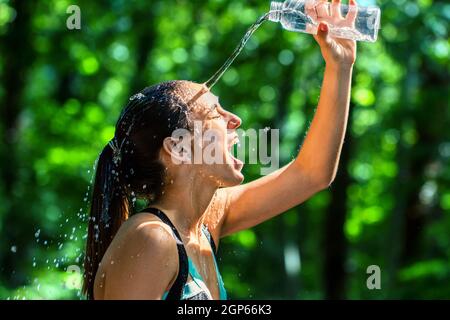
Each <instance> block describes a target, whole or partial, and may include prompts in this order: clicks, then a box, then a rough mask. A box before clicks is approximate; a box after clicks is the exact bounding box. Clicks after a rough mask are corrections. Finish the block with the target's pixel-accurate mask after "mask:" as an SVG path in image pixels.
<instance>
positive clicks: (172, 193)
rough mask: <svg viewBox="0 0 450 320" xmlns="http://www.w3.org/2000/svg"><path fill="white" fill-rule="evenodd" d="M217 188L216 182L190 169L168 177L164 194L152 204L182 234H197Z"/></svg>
mask: <svg viewBox="0 0 450 320" xmlns="http://www.w3.org/2000/svg"><path fill="white" fill-rule="evenodd" d="M217 188H218V187H217V183H215V182H214V181H212V180H211V179H208V178H207V177H203V176H202V175H201V174H199V173H197V172H195V170H191V172H190V173H188V172H185V173H183V174H180V175H178V176H177V177H174V179H171V178H169V179H168V181H167V182H166V185H165V188H164V194H163V195H162V197H161V199H160V200H159V201H158V202H157V203H155V205H153V206H154V207H156V208H158V209H160V210H161V211H163V212H164V213H165V214H166V215H167V216H168V217H169V219H170V220H171V221H172V223H173V224H174V225H175V227H176V228H177V230H178V231H179V232H180V233H182V234H183V235H185V236H189V235H190V234H199V231H200V230H201V229H200V227H201V224H202V222H203V214H204V213H205V211H206V209H207V208H208V206H209V204H210V202H211V199H212V198H213V196H214V193H215V192H216V190H217Z"/></svg>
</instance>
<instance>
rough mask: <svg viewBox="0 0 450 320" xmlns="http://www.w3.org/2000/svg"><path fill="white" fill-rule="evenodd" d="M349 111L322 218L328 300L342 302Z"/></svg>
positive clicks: (349, 180)
mask: <svg viewBox="0 0 450 320" xmlns="http://www.w3.org/2000/svg"><path fill="white" fill-rule="evenodd" d="M352 110H353V106H352V105H351V106H350V112H349V119H348V129H347V138H346V139H345V143H344V145H343V147H342V152H341V157H340V162H339V170H338V172H337V175H336V178H335V180H334V182H333V184H332V186H331V191H332V192H331V201H330V204H329V207H328V210H327V214H326V218H325V228H324V237H325V247H324V254H325V258H324V279H325V298H326V299H327V300H337V299H345V296H346V294H345V291H346V285H345V282H346V271H345V261H346V257H347V239H346V236H345V232H344V225H345V219H346V217H347V188H348V186H349V185H350V183H351V179H350V176H349V174H348V170H347V168H348V163H349V160H350V150H351V140H352V139H351V133H350V132H349V131H350V128H351V123H352Z"/></svg>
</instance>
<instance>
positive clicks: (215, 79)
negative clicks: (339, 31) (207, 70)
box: [204, 9, 317, 90]
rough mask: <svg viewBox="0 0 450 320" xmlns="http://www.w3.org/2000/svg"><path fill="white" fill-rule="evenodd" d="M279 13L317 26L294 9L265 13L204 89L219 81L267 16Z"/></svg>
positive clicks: (249, 29) (251, 27)
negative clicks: (292, 14)
mask: <svg viewBox="0 0 450 320" xmlns="http://www.w3.org/2000/svg"><path fill="white" fill-rule="evenodd" d="M280 12H282V13H291V12H292V13H294V12H295V14H297V15H302V16H303V18H304V19H305V20H306V21H307V22H308V23H310V24H312V25H317V23H315V22H314V21H313V20H311V18H310V17H308V16H307V15H304V14H303V13H301V12H299V11H296V10H294V9H283V10H271V11H269V12H267V13H266V14H264V15H262V16H261V17H260V18H259V19H258V20H256V22H255V23H254V24H252V25H251V26H250V28H248V30H247V32H246V33H245V35H244V37H243V38H242V39H241V41H240V42H239V44H238V46H237V47H236V49H234V51H233V53H232V54H231V55H230V57H229V58H228V59H227V60H226V61H225V63H224V64H223V65H222V66H221V67H220V68H219V70H217V71H216V73H214V75H213V76H212V77H211V78H209V79H208V81H206V82H205V83H204V86H206V88H208V89H209V90H210V89H211V88H212V87H213V86H214V85H215V84H216V83H217V82H218V81H219V79H220V78H221V77H222V76H223V74H224V73H225V71H227V69H228V68H229V67H230V65H231V64H232V63H233V62H234V60H235V59H236V58H237V56H238V55H239V54H240V53H241V52H242V50H243V49H244V47H245V45H246V44H247V42H248V40H250V38H251V36H252V35H253V34H254V33H255V31H256V30H258V28H259V27H260V26H261V25H262V24H263V23H264V21H267V20H269V16H270V15H271V14H274V13H280Z"/></svg>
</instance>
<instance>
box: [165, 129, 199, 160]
mask: <svg viewBox="0 0 450 320" xmlns="http://www.w3.org/2000/svg"><path fill="white" fill-rule="evenodd" d="M190 141H191V140H190V139H187V138H186V137H174V136H171V137H167V138H165V139H164V141H163V145H162V147H163V150H164V152H165V153H167V154H168V155H169V156H170V158H171V159H172V162H173V163H174V164H183V163H188V164H190V163H191V159H192V156H191V150H192V149H191V143H190Z"/></svg>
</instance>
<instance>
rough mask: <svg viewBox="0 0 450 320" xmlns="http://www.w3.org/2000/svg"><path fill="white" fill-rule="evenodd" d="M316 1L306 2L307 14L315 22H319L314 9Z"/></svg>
mask: <svg viewBox="0 0 450 320" xmlns="http://www.w3.org/2000/svg"><path fill="white" fill-rule="evenodd" d="M314 3H315V1H314V0H306V2H305V13H306V14H307V15H308V16H309V17H310V18H311V19H313V20H314V21H317V13H316V10H315V8H314Z"/></svg>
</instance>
